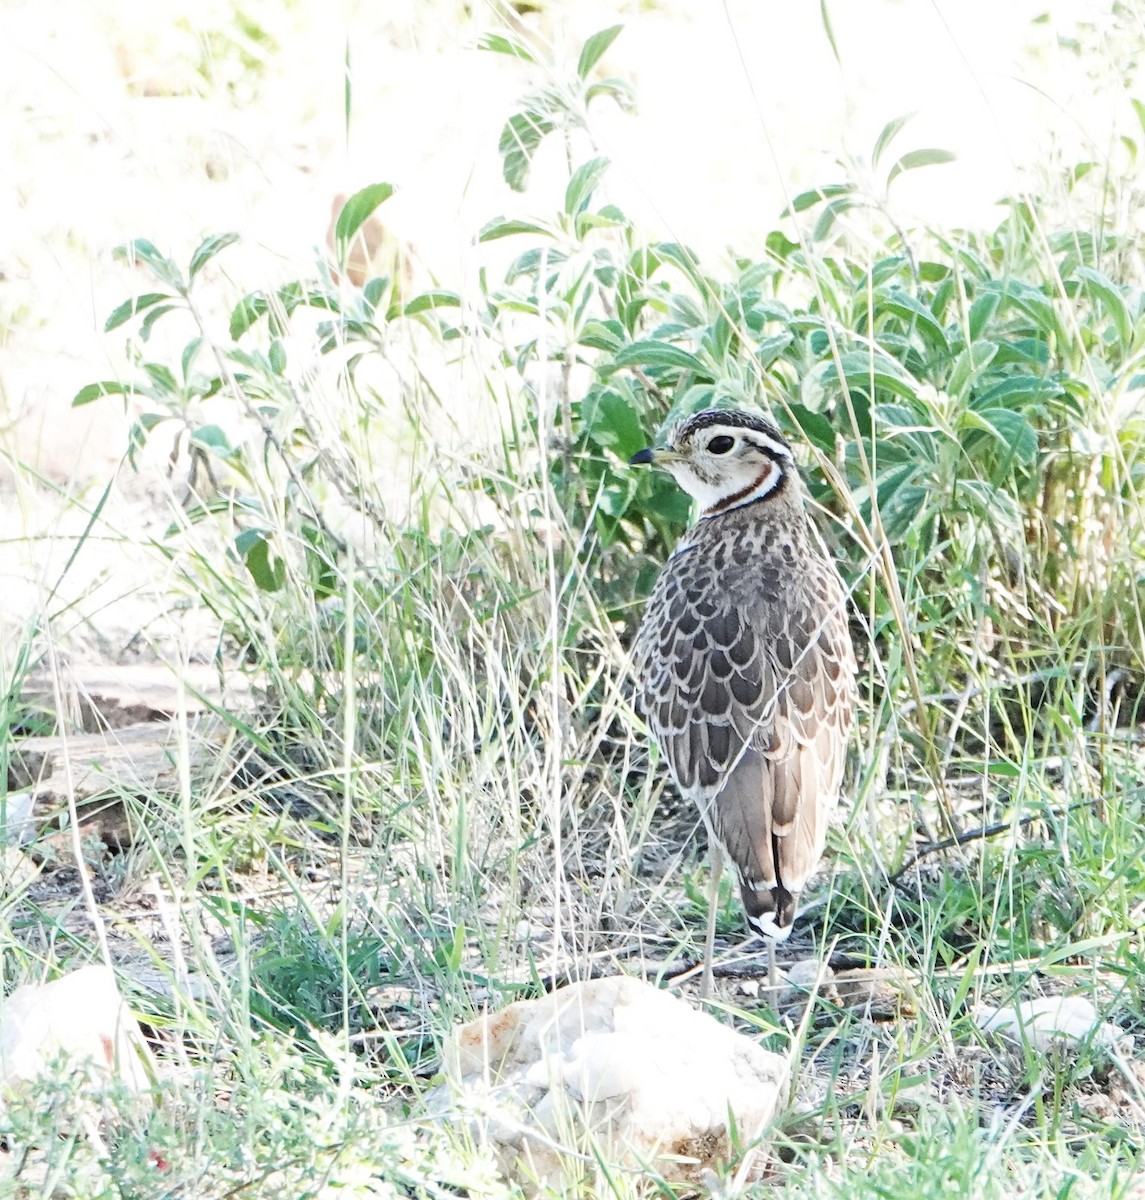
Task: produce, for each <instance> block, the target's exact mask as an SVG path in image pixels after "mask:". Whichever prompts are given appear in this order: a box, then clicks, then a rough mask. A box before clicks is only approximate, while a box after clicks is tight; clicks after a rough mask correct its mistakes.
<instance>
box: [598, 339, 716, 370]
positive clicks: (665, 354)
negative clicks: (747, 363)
mask: <svg viewBox="0 0 1145 1200" xmlns="http://www.w3.org/2000/svg"><path fill="white" fill-rule="evenodd" d="M612 366H613V368H617V367H650V368H652V369H653V370H657V369H660V370H663V369H667V368H672V367H675V368H678V369H679V370H683V371H694V372H695V373H696V374H697V375H702V376H703V377H704V378H705V379H711V378H712V374H711V370H710V368H708V367H707V366H706V365H705V364H704V363H703V362H701V361H700V359H698V358H697V357H696V356H695V355H694V354H689V353H688V351H687V350H682V349H681V348H680V347H679V346H673V345H672V344H671V343H670V342H655V341H640V342H631V343H630V344H629V345H627V346H625V347H624V348H623V349H621V350H619V351H618V352H617V354H616V357H615V358H614V359H613V360H612Z"/></svg>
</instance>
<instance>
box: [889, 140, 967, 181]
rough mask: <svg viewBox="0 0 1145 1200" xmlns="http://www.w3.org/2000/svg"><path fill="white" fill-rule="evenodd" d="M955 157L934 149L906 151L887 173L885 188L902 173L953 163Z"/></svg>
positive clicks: (949, 153) (948, 152)
mask: <svg viewBox="0 0 1145 1200" xmlns="http://www.w3.org/2000/svg"><path fill="white" fill-rule="evenodd" d="M957 157H958V155H957V154H954V153H953V152H952V151H950V150H940V149H938V148H936V147H931V148H928V149H926V150H908V151H907V152H906V154H904V155H903V156H902V158H900V159H898V160H897V161H896V162H895V164H894V166H893V167H891V169H890V171H889V172H888V173H887V187H890V186H891V184H892V183H894V181H895V180H896V179H897V178H898V177H899V176H900V175H901V174H902V173H903V172H904V171H916V170H917V169H918V168H919V167H935V166H938V165H939V164H940V163H949V162H954V160H955V159H956V158H957Z"/></svg>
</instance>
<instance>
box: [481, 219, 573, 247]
mask: <svg viewBox="0 0 1145 1200" xmlns="http://www.w3.org/2000/svg"><path fill="white" fill-rule="evenodd" d="M518 233H540V234H543V235H544V236H545V237H553V236H554V234H553V231H552V230H551V229H549V228H547V227H546V226H544V225H541V224H539V223H538V222H536V221H518V220H510V219H509V218H508V217H495V218H494V219H493V220H492V221H490V222H489V224H488V225H484V226H482V228H481V231H480V232H479V233H478V234H477V240H478V241H479V242H495V241H496V240H497V239H498V238H503V237H513V236H514V235H515V234H518Z"/></svg>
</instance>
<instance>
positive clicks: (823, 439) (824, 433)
mask: <svg viewBox="0 0 1145 1200" xmlns="http://www.w3.org/2000/svg"><path fill="white" fill-rule="evenodd" d="M788 408H789V410H790V412H791V416H792V417H793V418H794V420H795V424H796V425H798V426H799V431H800V433H802V434H803V436H804V438H806V439H807V441H809V442H810V443H811V444H812V445H813V446H818V448H819V449H820V450H822V451H823V453H824V454H834V453H835V430H834V428H833V427H832V425H831V422H830V421H829V420H828V419H827V418H826V417H825V416H824V415H823V414H822V413H817V412H812V411H811V410H810V409H809V408H807V407H806V406H805V405H802V404H791V405H788Z"/></svg>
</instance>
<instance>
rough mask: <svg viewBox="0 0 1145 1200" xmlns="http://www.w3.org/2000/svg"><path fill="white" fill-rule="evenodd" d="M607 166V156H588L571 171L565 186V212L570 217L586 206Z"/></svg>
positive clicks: (582, 210)
mask: <svg viewBox="0 0 1145 1200" xmlns="http://www.w3.org/2000/svg"><path fill="white" fill-rule="evenodd" d="M608 166H609V162H608V159H607V158H590V159H589V160H588V162H586V163H582V164H581V165H580V166H579V167H577V169H576V170H575V171H574V172H573V173H572V178H570V179H569V182H568V187H566V188H565V212H566V213H568V214H569V216H570V217H571V216H575V215H576V214H577V213H581V212H584V210H585V209H586V208H587V207H588V202H589V201H590V200H591V199H592V194H593V192H594V191H595V190H596V185H597V184H598V183H600V181H601V179H603V178H604V174H605V172H606V171H607V170H608Z"/></svg>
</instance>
